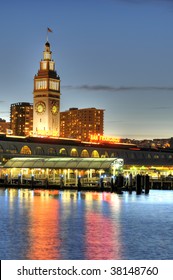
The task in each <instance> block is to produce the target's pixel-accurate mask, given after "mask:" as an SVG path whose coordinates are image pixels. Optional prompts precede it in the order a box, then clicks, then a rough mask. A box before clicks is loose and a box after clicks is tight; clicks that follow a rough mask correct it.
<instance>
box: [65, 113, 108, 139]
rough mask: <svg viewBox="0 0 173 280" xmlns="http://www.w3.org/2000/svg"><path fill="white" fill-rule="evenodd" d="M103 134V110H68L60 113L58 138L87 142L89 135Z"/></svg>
mask: <svg viewBox="0 0 173 280" xmlns="http://www.w3.org/2000/svg"><path fill="white" fill-rule="evenodd" d="M103 133H104V110H103V109H96V108H85V109H78V108H70V109H69V110H68V111H65V112H60V136H61V137H64V138H74V139H80V140H82V141H89V140H90V135H91V134H101V135H103Z"/></svg>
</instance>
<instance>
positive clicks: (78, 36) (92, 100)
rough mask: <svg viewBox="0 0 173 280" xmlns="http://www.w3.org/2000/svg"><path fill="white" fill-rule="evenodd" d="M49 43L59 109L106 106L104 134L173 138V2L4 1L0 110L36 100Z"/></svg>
mask: <svg viewBox="0 0 173 280" xmlns="http://www.w3.org/2000/svg"><path fill="white" fill-rule="evenodd" d="M47 27H49V28H51V29H52V31H53V32H52V33H49V42H50V45H51V50H52V53H53V55H52V56H53V59H54V60H55V63H56V70H57V73H58V74H59V75H60V77H61V94H62V95H61V111H65V110H68V109H69V108H70V107H78V108H88V107H96V108H100V109H105V123H104V131H105V134H106V135H110V136H118V137H122V138H126V137H127V138H132V139H133V138H136V139H153V138H168V137H173V1H171V0H148V1H147V0H144V1H142V0H136V1H135V0H85V1H84V0H73V1H72V0H63V1H62V0H49V1H47V0H46V1H45V0H15V1H12V0H6V1H2V3H1V7H0V38H1V41H0V117H1V118H4V119H6V120H7V121H8V120H9V114H10V104H11V103H16V102H24V101H26V102H31V103H32V102H33V95H32V92H33V78H34V75H35V74H36V73H37V71H38V69H39V62H40V60H41V59H42V57H43V50H44V44H45V42H46V31H47Z"/></svg>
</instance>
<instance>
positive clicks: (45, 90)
mask: <svg viewBox="0 0 173 280" xmlns="http://www.w3.org/2000/svg"><path fill="white" fill-rule="evenodd" d="M33 95H34V96H33V97H34V102H33V103H34V105H33V135H34V136H37V135H38V136H59V130H60V77H59V76H57V73H56V71H55V62H54V61H53V60H52V52H51V50H50V44H49V42H48V41H47V42H46V44H45V48H44V52H43V60H41V61H40V69H39V71H38V73H37V75H35V77H34V91H33Z"/></svg>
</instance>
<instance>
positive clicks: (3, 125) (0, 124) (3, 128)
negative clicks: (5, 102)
mask: <svg viewBox="0 0 173 280" xmlns="http://www.w3.org/2000/svg"><path fill="white" fill-rule="evenodd" d="M9 129H10V122H7V121H6V120H4V119H1V118H0V132H1V133H8V131H9Z"/></svg>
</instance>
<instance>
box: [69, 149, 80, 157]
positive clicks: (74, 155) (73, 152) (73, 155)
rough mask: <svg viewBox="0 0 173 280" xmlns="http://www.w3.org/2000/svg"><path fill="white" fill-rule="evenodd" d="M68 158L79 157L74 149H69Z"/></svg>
mask: <svg viewBox="0 0 173 280" xmlns="http://www.w3.org/2000/svg"><path fill="white" fill-rule="evenodd" d="M70 156H71V157H78V156H79V155H78V151H77V150H76V149H75V148H73V149H71V152H70Z"/></svg>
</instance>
